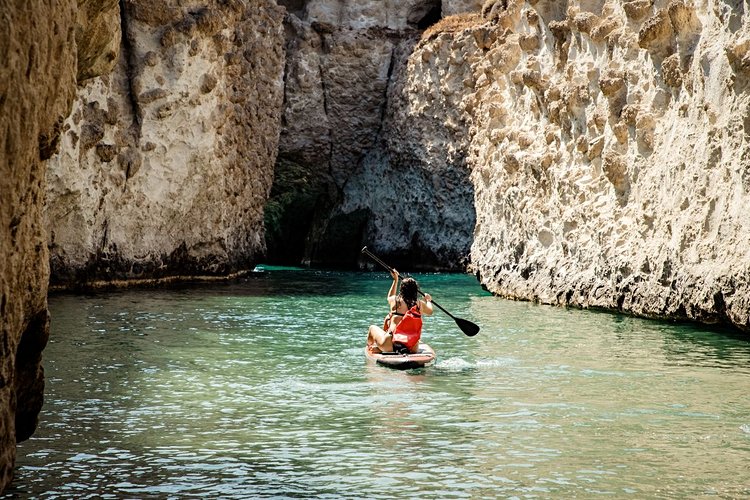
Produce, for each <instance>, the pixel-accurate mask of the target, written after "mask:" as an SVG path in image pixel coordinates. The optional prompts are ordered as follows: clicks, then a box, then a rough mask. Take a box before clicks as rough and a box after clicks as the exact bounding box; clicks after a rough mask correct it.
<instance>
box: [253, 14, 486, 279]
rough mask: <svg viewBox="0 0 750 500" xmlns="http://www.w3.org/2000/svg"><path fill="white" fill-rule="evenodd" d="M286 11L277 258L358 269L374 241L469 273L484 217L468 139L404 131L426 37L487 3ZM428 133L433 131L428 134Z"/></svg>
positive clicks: (409, 126)
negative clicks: (467, 160) (444, 20)
mask: <svg viewBox="0 0 750 500" xmlns="http://www.w3.org/2000/svg"><path fill="white" fill-rule="evenodd" d="M281 4H283V5H284V6H285V7H286V9H287V11H288V15H287V17H286V20H285V25H286V33H287V42H286V52H287V62H286V71H285V99H284V111H283V115H282V131H281V139H280V144H279V155H278V160H277V166H276V179H275V183H274V186H273V189H272V193H271V200H270V202H269V204H268V206H267V207H266V228H267V241H268V257H269V259H270V260H271V261H279V262H290V261H291V262H300V261H303V262H307V263H311V264H323V265H353V264H354V263H355V262H356V260H357V258H358V256H359V249H360V248H361V247H362V244H363V243H367V244H368V245H370V246H371V247H372V248H374V249H375V250H377V251H378V252H380V253H382V254H383V255H384V256H387V257H388V258H389V259H391V260H392V261H394V262H397V263H399V262H410V263H417V264H419V265H422V266H424V267H428V268H436V267H438V268H443V269H445V268H448V269H460V268H461V267H462V264H463V263H465V261H466V258H467V257H468V253H469V249H470V246H471V238H472V231H473V227H474V209H473V194H472V186H471V182H470V179H469V171H468V170H467V169H466V166H465V165H464V158H463V155H460V154H454V153H456V152H457V151H458V149H457V148H455V147H454V146H453V144H454V143H457V142H460V141H461V140H462V137H461V136H462V134H463V133H464V132H466V131H465V130H464V129H463V128H462V125H460V124H456V127H455V128H452V129H446V130H443V129H442V127H440V126H438V127H435V126H434V125H433V122H432V121H430V120H422V121H421V122H419V123H418V120H417V121H415V120H409V121H407V122H405V123H402V120H403V119H404V118H405V117H406V115H407V113H408V112H407V110H406V109H405V107H408V102H406V100H405V99H406V98H405V96H404V94H403V87H404V82H405V78H406V68H407V64H406V63H407V60H408V58H409V56H410V54H411V53H412V51H413V49H414V46H415V44H416V43H417V41H418V40H419V36H420V34H421V33H422V31H423V30H424V29H425V28H427V27H428V26H430V25H432V24H434V23H435V22H437V21H438V20H439V19H440V18H441V17H442V16H445V15H446V14H452V13H456V12H461V11H464V10H471V9H473V10H478V9H479V7H480V4H481V2H479V1H470V0H463V1H443V2H440V1H434V0H409V1H406V2H387V1H386V2H383V1H381V0H377V1H375V0H373V1H366V0H363V1H359V2H344V1H332V0H325V1H324V0H310V1H307V2H305V1H286V2H281ZM441 112H442V111H441ZM423 124H427V126H428V127H429V129H428V130H419V129H418V127H420V126H421V125H423ZM438 129H439V130H438ZM431 132H435V135H432V136H428V134H429V133H431ZM406 138H411V139H414V140H413V141H412V143H407V142H406V141H405V139H406ZM411 139H410V140H411ZM425 141H430V142H429V143H426V142H425Z"/></svg>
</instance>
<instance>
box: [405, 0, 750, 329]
mask: <svg viewBox="0 0 750 500" xmlns="http://www.w3.org/2000/svg"><path fill="white" fill-rule="evenodd" d="M483 14H484V20H483V21H479V22H478V23H476V25H475V26H474V27H473V28H472V29H469V30H464V31H457V32H454V33H443V34H436V35H434V36H432V37H429V38H428V39H426V40H423V41H422V42H421V43H420V46H419V47H418V48H417V50H416V51H415V53H414V54H413V55H412V56H411V58H410V59H409V69H408V73H409V78H408V81H407V83H406V86H405V90H404V91H405V92H406V94H407V96H408V101H409V103H410V105H409V107H408V111H407V113H409V114H410V115H411V116H413V117H416V116H420V117H433V123H434V126H437V125H438V124H441V123H457V127H459V128H463V129H464V130H467V131H468V133H467V136H466V138H465V139H464V140H463V141H461V140H459V141H458V142H454V143H453V144H454V147H456V148H457V150H458V152H457V155H458V156H464V157H465V158H466V163H467V165H468V166H469V168H471V170H472V181H473V187H474V193H475V206H476V217H477V220H476V228H475V230H474V241H473V244H472V247H471V261H472V269H473V270H474V271H475V272H476V273H477V275H478V276H479V278H480V280H481V282H482V283H483V285H485V286H486V287H487V288H488V289H489V290H491V291H492V292H494V293H496V294H499V295H502V296H506V297H513V298H521V299H529V300H536V301H540V302H544V303H551V304H569V305H576V306H583V307H602V308H606V309H613V310H621V311H627V312H632V313H636V314H639V315H645V316H656V317H669V318H686V319H693V320H699V321H707V322H712V321H726V322H730V323H732V324H734V325H736V326H739V327H741V328H746V329H747V328H749V327H750V318H749V316H748V315H749V314H750V307H749V306H750V287H749V286H748V285H749V281H750V257H749V255H750V254H748V253H747V241H748V239H749V238H750V226H748V224H747V215H746V207H747V206H748V204H749V203H750V184H748V178H750V175H748V172H750V158H749V157H748V153H747V152H748V151H749V150H750V149H749V148H748V146H749V145H748V137H750V133H749V132H748V130H749V128H748V123H750V106H748V104H750V92H749V90H750V88H749V87H748V83H747V82H748V69H747V68H748V65H747V64H746V62H747V61H745V59H747V57H746V54H747V50H746V49H747V47H748V46H749V45H748V39H750V38H749V34H750V30H749V26H748V23H749V22H750V21H749V20H748V17H747V15H743V12H742V11H741V9H738V8H737V7H733V6H732V5H731V4H729V3H725V2H719V3H718V4H716V5H713V6H711V7H708V6H706V7H701V6H699V5H696V4H695V3H691V2H683V1H655V2H651V1H649V2H638V1H615V0H606V1H605V0H600V1H597V2H583V1H581V2H575V1H573V2H565V3H562V2H551V1H543V0H540V1H537V2H522V1H514V0H507V1H505V0H503V1H496V2H487V3H485V5H484V6H483ZM446 75H460V76H456V77H454V78H453V81H452V83H451V84H448V85H446V84H445V83H444V82H445V76H446ZM436 92H437V95H436ZM448 103H452V104H451V105H448ZM423 119H426V118H423ZM426 127H427V125H424V126H422V127H420V128H422V129H426ZM430 133H431V134H432V133H433V132H430ZM407 142H408V143H411V142H412V140H411V139H409V140H408V141H407ZM422 142H427V141H426V140H423V141H422ZM391 147H394V146H393V145H391Z"/></svg>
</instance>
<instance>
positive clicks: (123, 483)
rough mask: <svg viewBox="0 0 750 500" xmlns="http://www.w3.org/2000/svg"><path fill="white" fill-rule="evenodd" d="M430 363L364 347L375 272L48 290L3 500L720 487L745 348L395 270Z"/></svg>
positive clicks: (741, 391)
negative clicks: (33, 398)
mask: <svg viewBox="0 0 750 500" xmlns="http://www.w3.org/2000/svg"><path fill="white" fill-rule="evenodd" d="M416 277H417V279H418V280H419V281H420V283H421V284H422V287H423V289H424V290H425V291H428V292H430V293H432V294H433V296H434V298H435V300H437V301H438V302H439V303H440V304H441V305H443V306H444V307H445V308H447V309H448V310H449V311H451V312H452V313H453V314H455V315H456V316H459V317H463V318H466V319H469V320H471V321H475V322H477V323H478V324H480V325H481V327H482V331H481V332H480V333H479V335H477V336H476V337H473V338H469V337H466V336H464V335H463V334H462V333H461V331H460V330H459V329H458V328H456V326H455V324H454V323H453V321H452V320H451V319H450V318H448V317H447V316H445V315H443V314H442V313H440V312H439V311H436V313H435V315H434V316H432V317H431V318H428V319H427V322H426V333H425V337H424V338H425V340H426V341H427V342H428V343H430V344H431V345H432V346H433V347H434V348H435V349H436V350H437V352H438V362H437V364H436V365H435V366H433V367H430V368H426V369H423V370H415V371H407V372H397V371H392V370H388V369H387V368H383V367H379V366H372V365H368V364H366V363H365V359H364V356H363V352H362V349H363V343H364V338H365V332H366V329H367V326H368V325H369V324H370V323H372V322H374V323H379V322H380V321H381V319H382V316H383V315H384V313H385V312H386V307H385V301H384V296H385V293H386V291H387V289H388V287H389V285H390V279H389V277H388V276H387V275H386V274H385V273H336V272H320V271H309V270H291V269H272V270H266V271H264V272H257V273H254V274H253V275H251V276H250V277H249V278H248V279H246V280H243V281H240V282H237V283H232V284H221V285H210V286H201V287H181V288H173V289H169V290H139V291H124V292H114V293H102V294H98V295H95V296H72V295H60V296H54V297H51V298H50V309H51V312H52V316H53V323H52V339H51V342H50V345H49V347H48V348H47V350H46V351H45V368H46V373H47V392H46V401H45V406H44V409H43V413H42V415H41V423H40V427H39V430H38V431H37V433H36V434H35V436H34V437H33V438H32V439H31V440H29V441H27V442H25V443H22V444H21V445H19V448H18V459H17V472H16V480H15V482H14V484H13V487H12V488H11V490H10V491H9V492H7V495H6V496H18V497H28V496H34V497H42V498H53V497H58V498H87V497H92V498H169V497H173V498H184V497H193V496H194V497H198V496H200V497H214V498H258V497H316V498H362V497H368V498H394V497H398V498H415V497H416V498H484V497H500V498H505V497H516V498H571V497H580V498H588V497H599V496H602V497H610V498H644V497H649V498H685V497H717V498H738V497H747V496H748V495H750V476H749V475H748V470H749V466H750V343H748V342H747V341H746V340H743V339H742V338H738V337H735V336H732V335H727V334H722V333H720V332H715V331H709V330H706V329H702V328H699V327H695V326H685V325H673V324H667V323H662V322H654V321H645V320H639V319H634V318H629V317H623V316H617V315H610V314H603V313H593V312H586V311H577V310H564V309H559V308H553V307H546V306H538V305H534V304H529V303H522V302H511V301H506V300H502V299H498V298H495V297H492V296H490V295H489V294H487V293H486V292H484V291H482V290H481V288H480V287H479V286H478V285H477V284H476V281H475V280H474V279H473V278H472V277H470V276H461V275H416Z"/></svg>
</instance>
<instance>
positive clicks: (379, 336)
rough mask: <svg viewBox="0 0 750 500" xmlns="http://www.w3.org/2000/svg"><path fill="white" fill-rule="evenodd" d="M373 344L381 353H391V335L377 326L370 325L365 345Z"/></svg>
mask: <svg viewBox="0 0 750 500" xmlns="http://www.w3.org/2000/svg"><path fill="white" fill-rule="evenodd" d="M373 344H374V345H376V346H377V347H378V348H380V350H381V351H383V352H391V351H393V342H392V341H391V334H390V333H388V332H386V331H385V330H383V329H382V328H380V327H379V326H377V325H370V329H369V330H368V331H367V345H373Z"/></svg>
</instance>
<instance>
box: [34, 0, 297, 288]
mask: <svg viewBox="0 0 750 500" xmlns="http://www.w3.org/2000/svg"><path fill="white" fill-rule="evenodd" d="M125 6H126V10H125V12H123V15H122V29H123V32H124V36H123V38H122V40H121V42H120V43H121V50H120V57H119V58H118V60H117V67H116V70H115V71H114V73H113V74H111V75H109V76H105V77H100V78H93V79H90V80H88V81H86V83H85V84H84V85H83V86H82V87H81V88H80V89H79V91H78V95H77V99H76V102H75V106H74V109H73V113H72V115H71V117H70V119H68V120H67V121H66V122H65V125H64V131H63V135H62V148H61V152H60V154H59V155H57V156H55V157H54V158H53V159H52V160H50V164H49V169H48V174H47V175H48V184H49V191H48V203H47V210H46V216H47V228H48V232H49V245H50V253H51V255H50V261H51V267H52V278H51V283H52V285H56V286H80V285H82V284H90V283H95V282H98V281H104V282H113V281H116V280H126V281H137V280H153V279H161V278H171V277H175V276H185V275H187V276H192V275H227V274H231V273H233V272H236V271H240V270H244V269H247V268H249V267H251V266H252V265H253V263H254V262H255V260H256V259H257V258H258V256H259V255H261V254H262V253H263V252H264V244H263V229H262V224H263V215H262V214H263V205H264V203H265V200H266V199H267V197H268V191H269V189H270V186H271V181H272V177H273V165H274V161H275V156H276V151H277V145H278V136H279V123H280V112H281V102H282V90H283V86H282V71H283V61H284V54H283V28H282V16H283V11H282V9H281V8H279V7H278V6H277V5H276V4H275V2H274V1H272V0H262V1H254V2H239V1H229V2H224V1H221V2H220V1H209V0H206V1H196V2H191V3H190V5H185V3H184V2H178V1H176V0H175V1H159V2H153V1H145V0H144V1H141V0H138V1H130V2H126V3H125ZM79 73H80V70H79Z"/></svg>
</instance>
